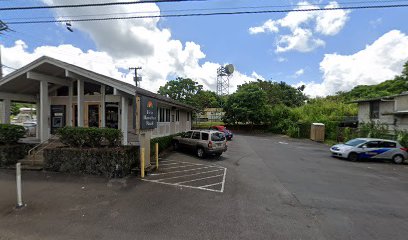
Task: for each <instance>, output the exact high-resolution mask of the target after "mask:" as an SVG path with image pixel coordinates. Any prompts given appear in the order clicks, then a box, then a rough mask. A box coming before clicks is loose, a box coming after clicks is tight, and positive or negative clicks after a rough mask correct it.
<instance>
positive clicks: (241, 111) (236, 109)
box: [224, 84, 271, 124]
mask: <svg viewBox="0 0 408 240" xmlns="http://www.w3.org/2000/svg"><path fill="white" fill-rule="evenodd" d="M224 111H225V116H224V122H228V123H234V124H236V123H250V124H261V123H269V121H270V113H271V108H270V105H269V103H268V97H267V94H266V92H265V91H264V90H263V89H261V88H260V87H259V86H258V85H256V84H243V85H241V86H239V87H238V90H237V91H236V92H235V93H233V94H231V95H230V96H229V97H228V99H227V101H226V104H225V107H224Z"/></svg>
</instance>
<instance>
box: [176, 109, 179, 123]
mask: <svg viewBox="0 0 408 240" xmlns="http://www.w3.org/2000/svg"><path fill="white" fill-rule="evenodd" d="M176 122H180V110H176Z"/></svg>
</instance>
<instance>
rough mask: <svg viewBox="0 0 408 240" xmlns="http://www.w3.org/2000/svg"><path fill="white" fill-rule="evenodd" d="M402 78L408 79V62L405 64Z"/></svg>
mask: <svg viewBox="0 0 408 240" xmlns="http://www.w3.org/2000/svg"><path fill="white" fill-rule="evenodd" d="M401 77H403V78H405V79H408V62H406V63H405V64H404V68H403V69H402V75H401Z"/></svg>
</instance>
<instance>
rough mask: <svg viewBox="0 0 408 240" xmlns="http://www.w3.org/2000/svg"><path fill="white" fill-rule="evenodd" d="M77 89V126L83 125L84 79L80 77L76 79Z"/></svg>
mask: <svg viewBox="0 0 408 240" xmlns="http://www.w3.org/2000/svg"><path fill="white" fill-rule="evenodd" d="M77 86H78V87H77V89H78V91H77V92H78V94H77V95H78V101H77V104H78V113H77V116H78V127H83V126H84V81H83V80H81V79H78V80H77Z"/></svg>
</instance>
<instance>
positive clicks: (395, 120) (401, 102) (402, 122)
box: [354, 92, 408, 130]
mask: <svg viewBox="0 0 408 240" xmlns="http://www.w3.org/2000/svg"><path fill="white" fill-rule="evenodd" d="M354 103H357V104H358V121H359V122H360V123H362V122H371V121H374V122H377V123H382V124H385V125H387V126H388V127H389V130H394V129H396V130H408V92H403V93H401V94H398V95H393V96H386V97H379V98H372V99H366V100H358V101H354Z"/></svg>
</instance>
